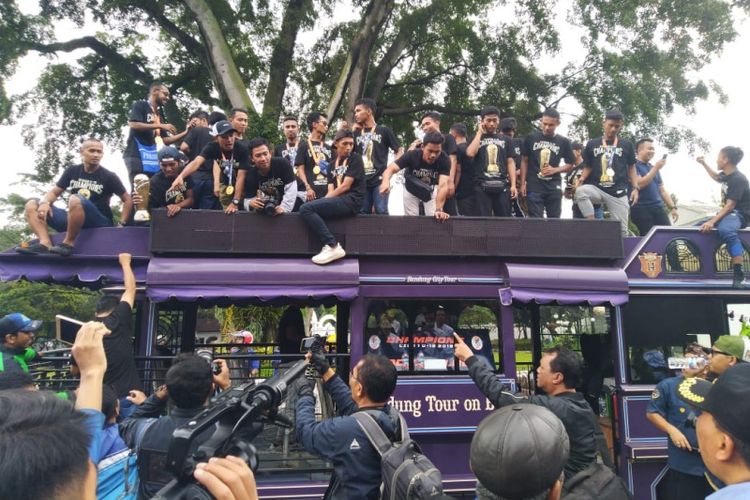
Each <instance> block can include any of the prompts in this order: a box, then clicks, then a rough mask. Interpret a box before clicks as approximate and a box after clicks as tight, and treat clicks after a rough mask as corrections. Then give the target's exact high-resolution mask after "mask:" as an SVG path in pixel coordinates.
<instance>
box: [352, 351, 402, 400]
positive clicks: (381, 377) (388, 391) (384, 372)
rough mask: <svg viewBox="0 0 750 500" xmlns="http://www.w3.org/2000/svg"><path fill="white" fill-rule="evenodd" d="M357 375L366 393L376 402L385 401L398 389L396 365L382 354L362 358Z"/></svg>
mask: <svg viewBox="0 0 750 500" xmlns="http://www.w3.org/2000/svg"><path fill="white" fill-rule="evenodd" d="M357 376H358V379H359V383H360V384H362V387H363V388H364V391H365V394H367V397H368V398H370V399H371V400H372V401H373V402H375V403H385V402H386V401H388V399H389V398H390V397H391V396H392V395H393V391H395V390H396V379H397V377H398V373H397V372H396V367H395V366H393V363H391V361H390V360H389V359H388V358H386V357H385V356H383V355H381V354H368V355H367V356H365V357H364V358H362V366H360V367H359V372H358V373H357Z"/></svg>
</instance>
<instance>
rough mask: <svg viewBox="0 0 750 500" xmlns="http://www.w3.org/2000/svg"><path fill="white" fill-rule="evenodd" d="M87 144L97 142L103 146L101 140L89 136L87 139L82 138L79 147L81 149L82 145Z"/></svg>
mask: <svg viewBox="0 0 750 500" xmlns="http://www.w3.org/2000/svg"><path fill="white" fill-rule="evenodd" d="M87 142H98V143H99V144H104V143H103V142H102V140H101V139H99V138H98V137H94V136H93V135H90V136H88V137H85V138H84V139H83V140H82V141H81V147H83V145H84V144H86V143H87Z"/></svg>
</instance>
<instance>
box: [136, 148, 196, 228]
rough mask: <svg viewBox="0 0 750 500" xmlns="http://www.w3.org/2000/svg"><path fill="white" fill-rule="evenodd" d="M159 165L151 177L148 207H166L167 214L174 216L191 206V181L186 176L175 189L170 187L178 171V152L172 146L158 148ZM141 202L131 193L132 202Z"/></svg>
mask: <svg viewBox="0 0 750 500" xmlns="http://www.w3.org/2000/svg"><path fill="white" fill-rule="evenodd" d="M158 157H159V167H160V168H161V170H160V171H159V172H158V173H157V174H156V175H154V176H153V177H151V180H150V184H151V188H150V189H149V195H148V208H149V210H153V209H155V208H165V207H166V209H167V216H168V217H174V216H175V215H177V214H178V213H180V212H181V211H182V209H183V208H192V206H193V187H192V186H193V181H192V177H188V178H187V179H186V181H185V182H184V183H183V184H182V185H180V186H179V187H177V188H175V189H170V188H171V186H172V182H174V179H175V177H177V174H179V173H180V153H179V151H177V149H176V148H174V147H172V146H165V147H163V148H161V149H160V150H159V155H158ZM140 203H141V197H140V195H138V194H137V193H136V194H134V195H133V204H135V205H136V206H137V205H138V204H140Z"/></svg>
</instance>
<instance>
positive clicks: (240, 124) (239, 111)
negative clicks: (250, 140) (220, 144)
mask: <svg viewBox="0 0 750 500" xmlns="http://www.w3.org/2000/svg"><path fill="white" fill-rule="evenodd" d="M248 116H249V115H248V114H247V110H246V109H244V108H232V111H230V112H229V123H231V124H232V127H234V130H235V134H236V136H237V141H239V142H241V143H242V145H243V146H247V141H246V140H245V132H247V126H248V124H249V123H250V120H249V119H248Z"/></svg>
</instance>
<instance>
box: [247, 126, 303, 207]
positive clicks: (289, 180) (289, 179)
mask: <svg viewBox="0 0 750 500" xmlns="http://www.w3.org/2000/svg"><path fill="white" fill-rule="evenodd" d="M248 149H249V150H250V160H251V161H252V163H253V167H252V168H250V170H249V171H248V173H247V177H246V179H245V193H247V194H248V196H252V197H251V198H249V199H246V200H245V209H247V210H253V209H254V210H256V211H258V212H261V213H265V214H267V215H281V214H284V213H287V214H288V213H291V212H292V210H293V209H294V202H295V201H296V199H297V178H296V177H295V176H294V170H293V169H292V166H291V165H289V162H288V161H286V160H284V159H283V158H272V157H271V150H270V149H269V147H268V141H266V140H265V139H263V138H262V137H257V138H255V139H253V140H251V141H250V142H249V146H248Z"/></svg>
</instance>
